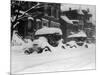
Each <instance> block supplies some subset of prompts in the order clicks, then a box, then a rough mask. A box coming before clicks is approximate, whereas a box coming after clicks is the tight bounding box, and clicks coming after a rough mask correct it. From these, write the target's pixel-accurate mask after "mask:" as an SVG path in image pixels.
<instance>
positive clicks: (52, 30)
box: [35, 27, 62, 35]
mask: <svg viewBox="0 0 100 75" xmlns="http://www.w3.org/2000/svg"><path fill="white" fill-rule="evenodd" d="M52 33H59V34H61V35H62V31H61V29H59V28H54V27H43V28H41V29H39V30H37V31H36V33H35V35H42V34H52Z"/></svg>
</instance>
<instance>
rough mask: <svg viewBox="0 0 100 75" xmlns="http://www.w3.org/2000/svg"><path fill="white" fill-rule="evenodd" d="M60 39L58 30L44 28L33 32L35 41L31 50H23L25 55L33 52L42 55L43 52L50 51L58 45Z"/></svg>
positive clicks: (60, 34)
mask: <svg viewBox="0 0 100 75" xmlns="http://www.w3.org/2000/svg"><path fill="white" fill-rule="evenodd" d="M61 38H62V31H61V29H59V28H53V27H44V28H41V29H39V30H37V31H36V32H35V40H34V41H33V43H32V45H33V47H32V48H28V49H26V50H25V53H26V54H31V53H33V52H34V51H36V52H37V53H42V52H43V51H50V52H51V51H52V49H51V48H52V47H57V46H58V45H59V42H58V41H59V40H60V39H61Z"/></svg>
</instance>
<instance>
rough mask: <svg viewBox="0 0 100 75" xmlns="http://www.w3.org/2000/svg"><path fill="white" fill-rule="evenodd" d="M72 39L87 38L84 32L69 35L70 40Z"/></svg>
mask: <svg viewBox="0 0 100 75" xmlns="http://www.w3.org/2000/svg"><path fill="white" fill-rule="evenodd" d="M70 37H87V35H86V34H85V32H84V31H79V32H78V33H73V34H72V35H69V36H68V38H70Z"/></svg>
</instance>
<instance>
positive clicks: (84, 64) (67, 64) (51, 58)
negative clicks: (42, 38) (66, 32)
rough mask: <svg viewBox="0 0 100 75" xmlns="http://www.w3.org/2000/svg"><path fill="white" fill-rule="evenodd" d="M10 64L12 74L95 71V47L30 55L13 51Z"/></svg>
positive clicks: (56, 50)
mask: <svg viewBox="0 0 100 75" xmlns="http://www.w3.org/2000/svg"><path fill="white" fill-rule="evenodd" d="M11 64H12V66H11V68H12V69H11V73H14V74H22V73H39V72H53V71H70V70H86V69H95V47H94V46H92V47H91V48H68V49H66V50H63V49H62V50H61V49H55V50H52V52H48V51H47V52H43V53H41V54H36V53H33V54H31V55H25V54H24V53H23V51H21V50H13V51H12V63H11Z"/></svg>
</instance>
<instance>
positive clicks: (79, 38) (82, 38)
mask: <svg viewBox="0 0 100 75" xmlns="http://www.w3.org/2000/svg"><path fill="white" fill-rule="evenodd" d="M68 39H71V41H70V42H67V43H66V45H67V46H69V47H70V48H73V47H74V48H77V47H83V46H84V47H85V48H88V45H87V35H86V34H85V32H83V31H79V32H78V33H75V34H72V35H70V36H68Z"/></svg>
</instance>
